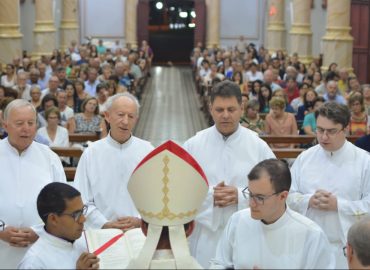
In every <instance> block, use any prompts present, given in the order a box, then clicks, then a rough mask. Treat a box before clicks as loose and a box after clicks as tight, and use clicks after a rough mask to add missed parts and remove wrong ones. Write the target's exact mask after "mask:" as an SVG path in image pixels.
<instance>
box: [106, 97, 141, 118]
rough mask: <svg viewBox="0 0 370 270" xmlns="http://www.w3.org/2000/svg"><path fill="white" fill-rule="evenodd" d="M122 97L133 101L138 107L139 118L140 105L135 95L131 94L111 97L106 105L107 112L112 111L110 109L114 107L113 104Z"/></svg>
mask: <svg viewBox="0 0 370 270" xmlns="http://www.w3.org/2000/svg"><path fill="white" fill-rule="evenodd" d="M121 97H127V98H129V99H131V100H132V101H133V102H134V103H135V105H136V112H137V115H138V116H139V111H140V103H139V101H138V99H137V98H136V97H135V96H134V95H132V94H130V93H129V92H124V93H119V94H115V95H114V96H111V97H109V98H108V100H107V103H106V104H107V105H106V108H107V111H109V110H110V108H111V107H112V105H113V102H114V101H115V100H117V99H119V98H121Z"/></svg>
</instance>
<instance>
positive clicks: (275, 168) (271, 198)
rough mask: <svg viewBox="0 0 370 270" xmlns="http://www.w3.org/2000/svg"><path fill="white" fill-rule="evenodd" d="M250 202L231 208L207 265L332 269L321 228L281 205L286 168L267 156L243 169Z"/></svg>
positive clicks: (287, 185) (286, 186) (286, 190)
mask: <svg viewBox="0 0 370 270" xmlns="http://www.w3.org/2000/svg"><path fill="white" fill-rule="evenodd" d="M248 179H249V183H248V187H247V188H245V189H244V190H243V193H244V194H245V196H246V197H248V198H249V208H248V209H244V210H241V211H239V212H236V213H235V214H234V215H233V216H232V217H231V218H230V220H229V222H228V224H227V226H226V228H225V231H224V232H223V235H222V237H221V239H220V241H219V243H218V246H217V252H216V256H215V258H214V259H213V260H212V264H211V268H222V269H292V268H293V269H333V268H334V266H335V259H334V254H333V252H332V251H331V249H330V244H329V241H328V239H327V237H326V235H325V233H324V232H323V230H322V229H321V228H320V227H319V226H318V225H317V224H315V223H314V222H313V221H312V220H310V219H309V218H306V217H305V216H303V215H301V214H298V213H297V212H295V211H292V210H291V209H289V207H287V206H286V200H287V197H288V194H289V189H290V185H291V174H290V171H289V168H288V166H287V164H286V163H284V162H283V161H280V160H277V159H268V160H264V161H262V162H260V163H259V164H257V165H256V166H255V167H254V168H253V169H252V171H251V172H250V173H249V175H248Z"/></svg>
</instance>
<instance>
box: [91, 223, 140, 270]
mask: <svg viewBox="0 0 370 270" xmlns="http://www.w3.org/2000/svg"><path fill="white" fill-rule="evenodd" d="M121 233H122V231H121V230H118V229H101V230H87V231H86V232H85V235H86V238H87V243H88V247H89V252H94V251H96V250H97V249H98V248H100V247H101V246H102V245H104V244H105V243H106V242H108V241H109V240H111V239H112V238H113V237H115V236H117V235H119V234H121ZM144 242H145V236H144V235H143V234H142V232H141V230H140V229H134V230H130V231H127V232H126V233H125V234H124V236H122V237H121V238H120V239H118V240H117V242H115V243H114V244H113V245H111V246H110V247H108V248H107V249H106V250H105V251H103V252H102V253H100V254H99V255H98V257H99V259H100V262H99V265H100V269H123V268H126V267H127V265H128V263H129V262H130V260H131V259H132V258H133V256H136V255H137V254H138V252H139V251H140V250H141V248H142V246H143V244H144Z"/></svg>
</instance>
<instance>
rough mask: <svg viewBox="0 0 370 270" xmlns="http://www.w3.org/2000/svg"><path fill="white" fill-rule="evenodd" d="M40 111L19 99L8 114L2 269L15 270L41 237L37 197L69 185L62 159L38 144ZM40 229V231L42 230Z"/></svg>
mask: <svg viewBox="0 0 370 270" xmlns="http://www.w3.org/2000/svg"><path fill="white" fill-rule="evenodd" d="M36 126H37V124H36V110H35V108H34V107H33V106H32V105H31V104H30V103H29V102H28V101H26V100H24V99H16V100H14V101H12V102H11V103H9V104H8V106H7V107H6V109H5V111H4V127H5V130H6V132H7V133H8V137H7V138H5V139H3V140H2V141H0V171H1V180H0V190H1V196H0V218H1V219H2V220H3V221H4V222H5V224H6V227H5V230H3V231H0V268H8V269H9V268H15V267H16V266H17V264H18V263H19V261H20V260H21V259H22V257H23V255H24V254H25V252H26V251H27V247H28V246H29V245H30V244H32V243H34V242H35V241H36V240H37V238H38V235H37V234H38V230H39V229H40V228H41V226H37V225H38V224H42V220H41V219H40V217H39V216H38V214H37V210H36V198H37V195H38V194H39V192H40V190H41V189H42V188H43V187H44V186H45V185H46V184H48V183H50V182H66V177H65V173H64V170H63V167H62V163H61V161H60V159H59V157H58V156H57V155H56V154H55V153H54V152H52V151H51V150H50V149H49V147H47V146H45V145H42V144H39V143H37V142H34V141H33V140H34V138H35V135H36ZM39 227H40V228H39Z"/></svg>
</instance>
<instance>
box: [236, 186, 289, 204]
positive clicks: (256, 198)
mask: <svg viewBox="0 0 370 270" xmlns="http://www.w3.org/2000/svg"><path fill="white" fill-rule="evenodd" d="M281 192H282V191H279V192H275V193H273V194H271V195H262V194H253V193H251V192H250V191H249V189H248V187H246V188H245V189H243V190H242V193H243V196H244V198H246V199H252V200H253V201H254V202H255V203H256V204H258V205H263V204H264V203H265V200H267V199H269V198H271V197H272V196H275V195H277V194H279V193H281Z"/></svg>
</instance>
